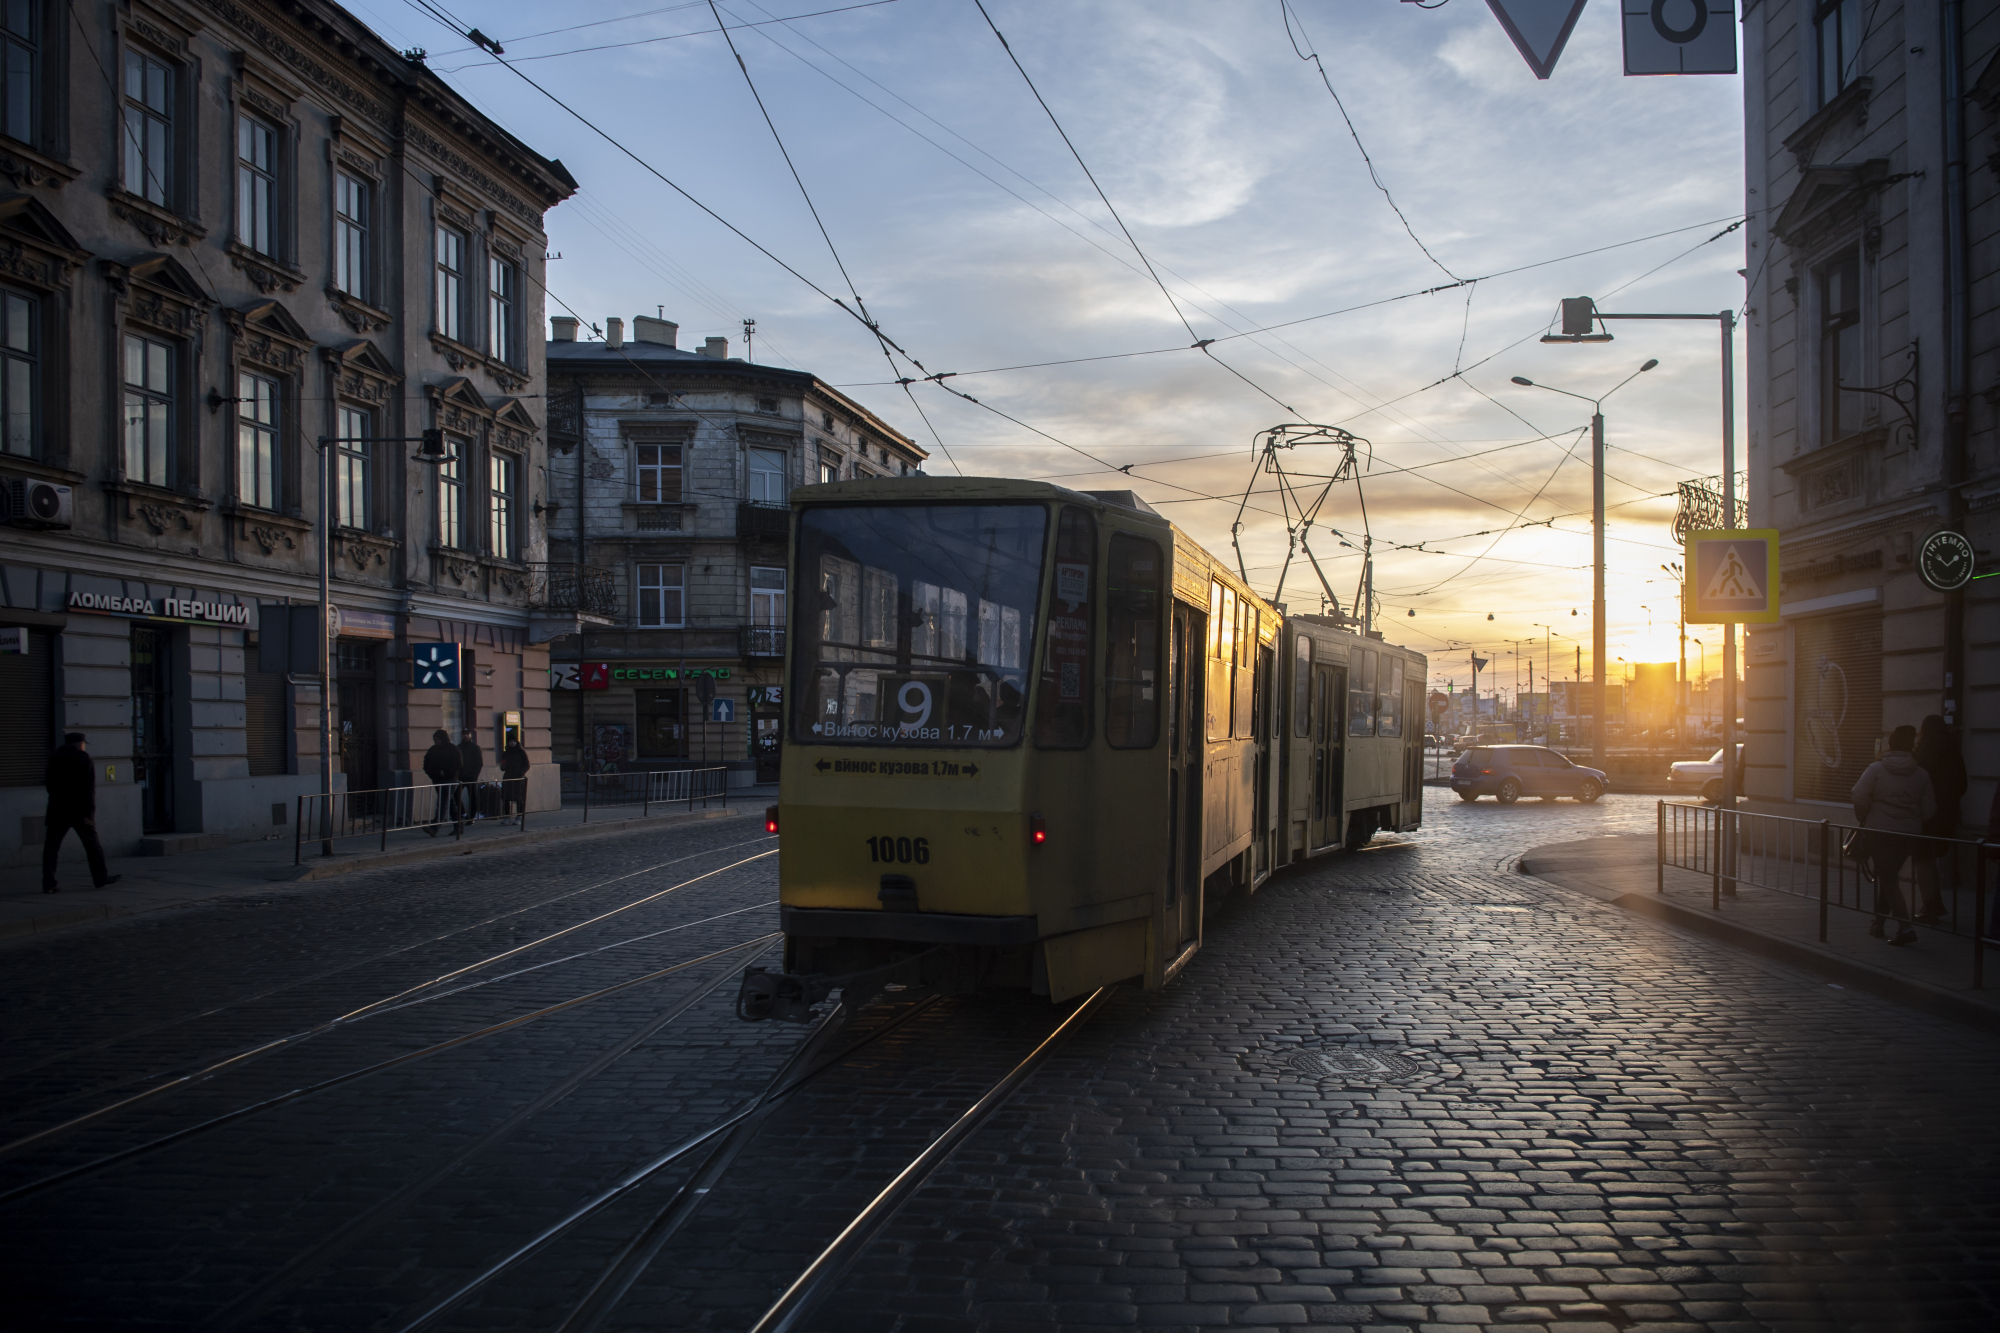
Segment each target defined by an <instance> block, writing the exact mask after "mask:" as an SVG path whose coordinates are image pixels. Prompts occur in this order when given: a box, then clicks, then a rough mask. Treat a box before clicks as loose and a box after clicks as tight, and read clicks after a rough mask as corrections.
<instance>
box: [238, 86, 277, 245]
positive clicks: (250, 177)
mask: <svg viewBox="0 0 2000 1333" xmlns="http://www.w3.org/2000/svg"><path fill="white" fill-rule="evenodd" d="M277 209H278V132H277V131H276V130H275V129H272V128H271V127H270V126H269V125H266V124H265V123H264V122H263V121H261V120H253V119H251V118H250V117H249V116H238V117H237V118H236V239H237V240H238V241H241V242H242V243H243V244H244V245H247V246H249V247H250V248H251V249H252V250H255V251H256V252H257V253H258V254H260V255H272V254H276V253H277V251H276V250H275V249H274V248H273V241H272V237H273V235H274V234H275V232H276V230H277Z"/></svg>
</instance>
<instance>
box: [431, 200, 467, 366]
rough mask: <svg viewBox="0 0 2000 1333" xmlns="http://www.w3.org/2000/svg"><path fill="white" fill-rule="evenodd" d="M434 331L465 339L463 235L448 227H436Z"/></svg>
mask: <svg viewBox="0 0 2000 1333" xmlns="http://www.w3.org/2000/svg"><path fill="white" fill-rule="evenodd" d="M437 331H438V332H439V333H440V334H442V335H443V336H444V337H447V338H450V339H453V340H454V341H458V342H463V341H464V340H465V237H464V236H463V235H462V234H461V233H459V232H455V231H453V230H452V229H451V228H449V227H439V228H438V229H437Z"/></svg>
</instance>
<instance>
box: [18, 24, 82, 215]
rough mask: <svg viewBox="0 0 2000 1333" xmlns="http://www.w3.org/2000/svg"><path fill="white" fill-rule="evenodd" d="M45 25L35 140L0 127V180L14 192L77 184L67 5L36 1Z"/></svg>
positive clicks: (41, 36) (39, 49)
mask: <svg viewBox="0 0 2000 1333" xmlns="http://www.w3.org/2000/svg"><path fill="white" fill-rule="evenodd" d="M32 3H33V6H34V8H35V11H36V14H37V17H38V21H39V22H40V24H41V32H40V34H39V38H38V42H37V49H36V52H35V55H36V59H37V63H38V68H37V69H36V71H35V78H36V83H37V88H36V92H37V97H36V103H37V105H36V107H35V125H34V129H33V135H34V137H33V138H30V139H16V138H14V137H13V136H11V135H8V134H6V133H5V130H4V127H0V176H6V177H8V178H10V179H11V180H12V181H13V183H14V188H16V189H22V188H25V187H28V186H39V187H46V188H54V189H60V188H62V186H64V185H65V184H67V183H68V182H70V181H72V180H75V179H76V177H77V175H78V172H77V169H76V168H75V167H73V166H71V165H70V163H69V160H68V159H69V102H70V88H69V28H70V18H69V7H68V5H67V4H66V3H64V0H32Z"/></svg>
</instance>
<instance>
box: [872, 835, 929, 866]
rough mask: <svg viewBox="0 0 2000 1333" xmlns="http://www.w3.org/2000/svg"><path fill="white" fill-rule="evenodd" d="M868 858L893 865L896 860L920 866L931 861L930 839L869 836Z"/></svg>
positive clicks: (904, 863)
mask: <svg viewBox="0 0 2000 1333" xmlns="http://www.w3.org/2000/svg"><path fill="white" fill-rule="evenodd" d="M868 859H869V860H870V861H875V862H878V863H882V862H886V863H887V864H889V865H895V864H897V863H898V862H900V863H902V864H903V865H909V864H911V863H912V862H915V863H916V864H917V865H920V866H927V865H929V864H930V863H931V840H930V839H929V838H870V839H868Z"/></svg>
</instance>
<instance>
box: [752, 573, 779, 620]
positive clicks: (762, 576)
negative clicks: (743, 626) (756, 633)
mask: <svg viewBox="0 0 2000 1333" xmlns="http://www.w3.org/2000/svg"><path fill="white" fill-rule="evenodd" d="M750 623H751V624H753V625H756V626H759V627H760V628H767V629H776V628H782V627H783V625H784V623H785V571H784V570H783V569H781V568H778V567H776V566H762V565H752V566H751V567H750Z"/></svg>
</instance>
